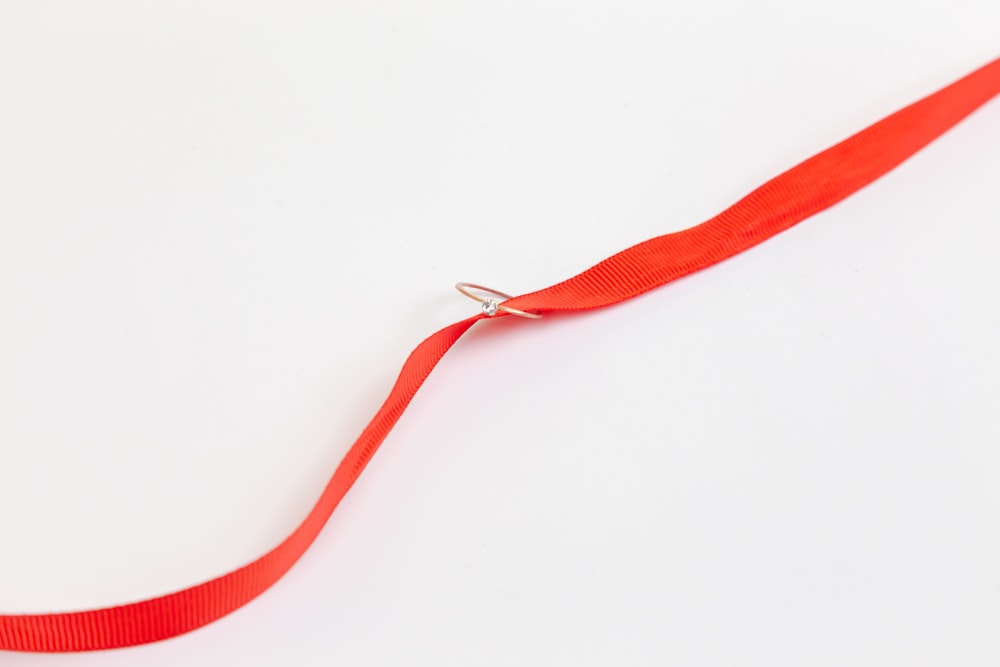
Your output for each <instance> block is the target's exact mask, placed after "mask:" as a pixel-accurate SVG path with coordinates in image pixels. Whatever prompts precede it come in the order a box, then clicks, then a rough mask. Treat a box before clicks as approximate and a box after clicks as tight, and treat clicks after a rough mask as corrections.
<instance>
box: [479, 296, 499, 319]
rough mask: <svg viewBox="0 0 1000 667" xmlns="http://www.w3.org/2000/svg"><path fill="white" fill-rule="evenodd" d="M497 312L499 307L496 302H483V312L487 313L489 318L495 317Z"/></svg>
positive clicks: (486, 300) (490, 300)
mask: <svg viewBox="0 0 1000 667" xmlns="http://www.w3.org/2000/svg"><path fill="white" fill-rule="evenodd" d="M497 310H499V307H498V306H497V302H496V301H494V300H493V299H484V300H483V312H484V313H486V316H487V317H493V316H494V315H496V314H497Z"/></svg>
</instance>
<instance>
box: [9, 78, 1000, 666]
mask: <svg viewBox="0 0 1000 667" xmlns="http://www.w3.org/2000/svg"><path fill="white" fill-rule="evenodd" d="M998 93H1000V59H998V60H995V61H993V62H992V63H990V64H988V65H986V66H984V67H982V68H980V69H978V70H976V71H975V72H973V73H971V74H969V75H967V76H965V77H963V78H962V79H959V80H958V81H956V82H955V83H953V84H951V85H949V86H948V87H946V88H943V89H942V90H940V91H938V92H936V93H934V94H932V95H929V96H928V97H925V98H924V99H922V100H920V101H918V102H916V103H914V104H911V105H910V106H908V107H906V108H904V109H901V110H900V111H897V112H896V113H894V114H892V115H891V116H889V117H887V118H885V119H884V120H881V121H879V122H877V123H875V124H874V125H872V126H871V127H868V128H867V129H865V130H862V131H861V132H859V133H857V134H855V135H854V136H852V137H850V138H848V139H846V140H845V141H842V142H841V143H839V144H837V145H835V146H833V147H831V148H828V149H827V150H825V151H823V152H822V153H820V154H818V155H816V156H814V157H812V158H809V159H808V160H806V161H805V162H803V163H801V164H799V165H797V166H795V167H793V168H792V169H789V170H788V171H786V172H785V173H783V174H781V175H780V176H778V177H777V178H774V179H772V180H770V181H768V182H767V183H765V184H764V185H762V186H761V187H759V188H757V189H756V190H754V191H753V192H751V193H750V194H749V195H747V196H746V197H744V198H743V199H741V200H740V201H738V202H737V203H736V204H734V205H733V206H731V207H730V208H728V209H726V210H725V211H723V212H722V213H720V214H719V215H717V216H715V217H714V218H712V219H710V220H708V221H706V222H703V223H701V224H700V225H697V226H696V227H692V228H690V229H686V230H684V231H681V232H676V233H672V234H666V235H664V236H658V237H656V238H653V239H650V240H648V241H644V242H642V243H640V244H638V245H635V246H632V247H631V248H628V249H627V250H623V251H622V252H620V253H618V254H616V255H613V256H611V257H609V258H608V259H606V260H604V261H603V262H601V263H599V264H597V265H595V266H593V267H591V268H589V269H587V270H586V271H584V272H583V273H581V274H579V275H577V276H574V277H572V278H570V279H569V280H566V281H564V282H561V283H558V284H557V285H553V286H552V287H547V288H545V289H543V290H539V291H537V292H533V293H531V294H526V295H523V296H519V297H515V298H513V299H511V300H509V301H507V302H506V304H507V305H509V306H510V307H512V308H516V309H519V310H524V311H532V312H540V313H547V312H554V311H580V310H589V309H592V308H602V307H604V306H610V305H612V304H615V303H619V302H621V301H624V300H626V299H631V298H632V297H634V296H637V295H639V294H642V293H643V292H646V291H648V290H651V289H654V288H656V287H660V286H661V285H664V284H666V283H668V282H670V281H671V280H675V279H677V278H680V277H681V276H684V275H687V274H689V273H693V272H695V271H698V270H700V269H703V268H705V267H707V266H711V265H712V264H715V263H716V262H719V261H722V260H723V259H726V258H727V257H731V256H733V255H735V254H737V253H739V252H741V251H743V250H746V249H747V248H750V247H751V246H754V245H756V244H758V243H760V242H761V241H764V240H765V239H768V238H770V237H772V236H774V235H775V234H777V233H778V232H781V231H783V230H785V229H788V228H789V227H791V226H792V225H794V224H796V223H798V222H800V221H802V220H804V219H805V218H807V217H809V216H810V215H812V214H813V213H816V212H818V211H821V210H823V209H825V208H826V207H828V206H830V205H832V204H835V203H836V202H838V201H840V200H841V199H843V198H844V197H847V196H848V195H850V194H851V193H853V192H856V191H857V190H859V189H860V188H862V187H864V186H865V185H867V184H869V183H871V182H872V181H874V180H875V179H876V178H878V177H879V176H881V175H882V174H885V173H886V172H888V171H889V170H890V169H892V168H893V167H895V166H896V165H898V164H899V163H901V162H902V161H903V160H905V159H906V158H908V157H910V156H911V155H913V154H914V153H915V152H917V151H918V150H920V149H921V148H923V147H924V146H925V145H927V144H928V143H930V142H931V141H932V140H934V139H935V138H936V137H938V136H940V135H941V134H942V133H943V132H945V131H946V130H948V129H949V128H950V127H952V126H953V125H955V124H956V123H958V122H959V121H960V120H962V119H963V118H965V117H966V116H967V115H969V114H970V113H972V112H973V111H974V110H975V109H976V108H978V107H979V106H981V105H982V104H984V103H985V102H986V101H987V100H989V99H990V98H992V97H993V96H995V95H997V94H998ZM498 316H500V317H503V316H506V315H505V314H503V313H500V314H499V315H498ZM483 318H484V315H478V316H476V317H472V318H469V319H467V320H463V321H461V322H456V323H455V324H452V325H450V326H447V327H445V328H444V329H441V330H440V331H438V332H437V333H435V334H433V335H432V336H430V337H429V338H427V339H426V340H424V341H423V342H422V343H420V344H419V345H418V346H417V347H416V349H415V350H413V352H412V353H411V354H410V356H409V358H407V360H406V363H404V364H403V368H402V370H401V371H400V374H399V378H398V379H397V380H396V384H395V386H393V388H392V391H390V392H389V397H388V398H387V399H386V401H385V403H384V404H383V405H382V407H381V409H379V411H378V413H377V414H376V415H375V417H374V418H373V419H372V420H371V422H370V423H369V424H368V426H367V427H366V428H365V430H364V431H363V432H362V433H361V436H360V437H359V438H358V439H357V441H356V442H355V443H354V445H353V446H352V447H351V449H350V451H348V453H347V455H346V456H345V457H344V459H343V460H342V461H341V462H340V465H339V466H338V467H337V470H336V472H334V474H333V477H332V479H331V480H330V482H329V484H327V486H326V489H324V491H323V494H322V495H321V496H320V499H319V501H318V502H317V503H316V505H315V506H314V507H313V509H312V511H310V512H309V515H308V516H307V517H306V518H305V520H304V521H303V522H302V523H301V525H299V527H298V528H296V529H295V532H293V533H292V534H291V535H290V536H289V537H288V538H287V539H285V541H284V542H282V543H281V544H279V545H278V546H277V547H275V548H274V549H272V550H271V551H270V552H268V553H266V554H264V555H263V556H261V557H260V558H258V559H257V560H255V561H253V562H252V563H249V564H248V565H244V566H243V567H241V568H239V569H238V570H234V571H232V572H229V573H227V574H224V575H222V576H220V577H218V578H216V579H212V580H211V581H207V582H205V583H203V584H199V585H197V586H192V587H191V588H187V589H184V590H182V591H177V592H176V593H171V594H169V595H164V596H162V597H157V598H152V599H149V600H144V601H142V602H136V603H134V604H126V605H121V606H118V607H108V608H105V609H94V610H90V611H80V612H70V613H56V614H34V615H12V616H0V650H8V651H45V652H66V651H90V650H99V649H110V648H118V647H123V646H132V645H136V644H146V643H150V642H155V641H159V640H161V639H167V638H169V637H174V636H176V635H180V634H183V633H185V632H190V631H191V630H194V629H196V628H199V627H201V626H203V625H206V624H207V623H211V622H212V621H215V620H217V619H219V618H221V617H222V616H225V615H226V614H228V613H230V612H232V611H234V610H236V609H238V608H239V607H241V606H243V605H245V604H246V603H247V602H249V601H250V600H252V599H254V598H255V597H257V596H258V595H260V594H261V593H263V592H264V591H266V590H267V589H268V588H270V587H271V586H272V585H273V584H274V583H275V582H276V581H278V579H280V578H281V577H282V576H283V575H284V574H285V572H287V571H288V569H289V568H291V567H292V565H294V564H295V562H296V561H297V560H298V559H299V558H300V557H301V556H302V554H303V553H304V552H305V551H306V549H308V548H309V546H310V545H311V544H312V542H313V540H314V539H315V538H316V536H317V535H318V534H319V532H320V530H322V528H323V525H324V524H325V523H326V521H327V519H329V518H330V514H331V513H332V512H333V510H334V509H335V508H336V507H337V504H338V503H339V502H340V500H341V499H342V498H343V497H344V494H346V493H347V491H348V490H349V489H350V488H351V486H352V485H353V484H354V482H355V480H357V478H358V476H359V475H360V474H361V471H362V470H364V468H365V466H366V465H367V464H368V461H370V460H371V458H372V456H373V455H374V454H375V450H377V449H378V447H379V445H380V444H382V441H383V440H385V437H386V436H387V435H388V434H389V431H391V430H392V427H393V426H394V425H395V423H396V420H398V419H399V417H400V415H401V414H403V410H405V409H406V406H407V405H408V404H409V402H410V400H411V399H412V398H413V396H414V394H416V392H417V390H418V389H419V388H420V385H421V384H423V382H424V380H425V379H426V378H427V376H428V375H429V374H430V372H431V370H433V368H434V366H436V365H437V363H438V361H440V360H441V357H443V356H444V354H445V352H447V351H448V349H449V348H451V346H452V345H454V344H455V341H457V340H458V339H459V338H460V337H461V336H462V334H464V333H465V332H466V331H468V330H469V328H470V327H472V325H474V324H475V323H476V322H478V321H479V320H481V319H483Z"/></svg>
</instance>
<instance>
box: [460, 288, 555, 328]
mask: <svg viewBox="0 0 1000 667" xmlns="http://www.w3.org/2000/svg"><path fill="white" fill-rule="evenodd" d="M455 289H457V290H458V291H459V292H461V293H462V294H464V295H465V296H467V297H469V298H470V299H472V300H473V301H478V302H479V303H480V304H481V305H482V307H483V314H484V315H486V317H493V316H494V315H496V314H497V313H498V312H500V311H501V310H502V311H503V312H505V313H510V314H511V315H517V316H518V317H529V318H531V319H533V320H537V319H538V318H540V317H541V314H540V313H526V312H524V311H523V310H518V309H517V308H511V307H509V306H505V305H503V304H502V303H500V302H499V301H497V300H496V299H489V298H486V299H484V298H483V297H481V296H477V295H475V294H473V293H472V292H470V291H469V290H478V291H480V292H486V293H487V294H492V295H493V296H498V297H500V298H502V299H513V298H514V297H512V296H511V295H510V294H505V293H504V292H499V291H497V290H495V289H490V288H489V287H483V286H482V285H473V284H472V283H455Z"/></svg>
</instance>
